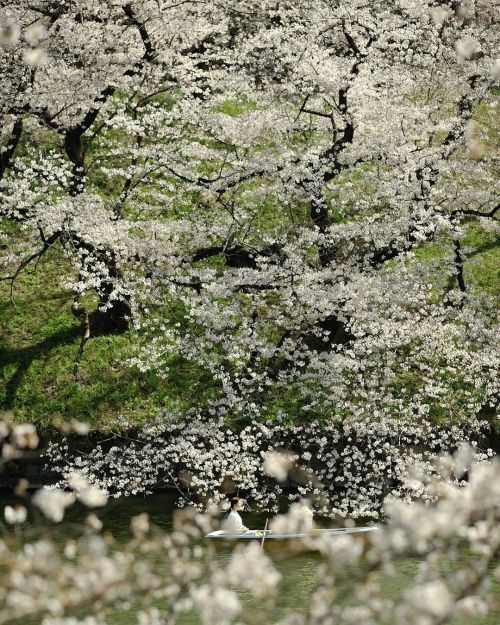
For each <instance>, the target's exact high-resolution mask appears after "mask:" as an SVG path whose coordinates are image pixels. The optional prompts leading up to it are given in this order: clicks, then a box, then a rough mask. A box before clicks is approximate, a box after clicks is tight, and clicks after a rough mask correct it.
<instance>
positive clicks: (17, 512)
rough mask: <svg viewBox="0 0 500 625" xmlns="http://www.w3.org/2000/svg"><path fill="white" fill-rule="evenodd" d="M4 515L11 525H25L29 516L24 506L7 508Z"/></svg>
mask: <svg viewBox="0 0 500 625" xmlns="http://www.w3.org/2000/svg"><path fill="white" fill-rule="evenodd" d="M3 514H4V517H5V520H6V521H7V523H10V524H11V525H15V524H17V523H24V522H25V521H26V518H27V516H28V513H27V511H26V508H25V507H24V506H5V508H4V511H3Z"/></svg>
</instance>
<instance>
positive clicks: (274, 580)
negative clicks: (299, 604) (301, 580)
mask: <svg viewBox="0 0 500 625" xmlns="http://www.w3.org/2000/svg"><path fill="white" fill-rule="evenodd" d="M227 575H228V581H229V583H230V584H236V585H238V586H242V587H243V588H246V589H248V590H250V592H251V593H252V594H253V595H254V596H255V597H257V598H263V597H266V596H269V595H272V594H273V593H274V592H275V590H276V586H277V585H278V584H279V582H280V580H281V574H280V573H278V571H276V569H275V568H274V567H273V565H272V562H271V560H270V559H269V558H268V557H267V556H266V554H265V553H264V552H263V551H262V550H261V548H260V545H259V544H256V543H254V544H250V545H248V546H245V547H241V548H239V549H236V550H235V551H234V553H233V556H232V558H231V561H230V563H229V566H228V568H227Z"/></svg>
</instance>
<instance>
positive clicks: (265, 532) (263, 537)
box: [260, 519, 269, 551]
mask: <svg viewBox="0 0 500 625" xmlns="http://www.w3.org/2000/svg"><path fill="white" fill-rule="evenodd" d="M268 521H269V519H266V524H265V525H264V534H263V536H262V541H261V543H260V550H261V551H262V549H264V541H265V540H266V535H267V523H268Z"/></svg>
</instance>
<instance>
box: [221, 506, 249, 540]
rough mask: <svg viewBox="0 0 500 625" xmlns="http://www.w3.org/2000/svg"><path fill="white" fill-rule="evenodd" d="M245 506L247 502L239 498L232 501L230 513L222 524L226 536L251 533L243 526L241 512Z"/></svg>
mask: <svg viewBox="0 0 500 625" xmlns="http://www.w3.org/2000/svg"><path fill="white" fill-rule="evenodd" d="M244 506H245V500H244V499H240V498H239V497H233V498H232V499H231V507H230V508H229V513H228V515H227V516H226V518H225V519H224V521H223V523H222V529H223V530H224V531H225V532H226V534H244V533H245V532H249V531H250V530H249V529H248V527H245V526H244V525H243V520H242V518H241V516H240V511H241V510H243V508H244Z"/></svg>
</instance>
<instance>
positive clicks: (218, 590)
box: [192, 585, 241, 625]
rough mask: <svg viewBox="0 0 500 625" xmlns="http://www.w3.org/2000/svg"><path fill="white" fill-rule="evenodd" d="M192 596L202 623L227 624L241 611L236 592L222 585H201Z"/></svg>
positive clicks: (211, 624)
mask: <svg viewBox="0 0 500 625" xmlns="http://www.w3.org/2000/svg"><path fill="white" fill-rule="evenodd" d="M192 597H193V601H194V605H195V608H196V609H197V611H198V614H199V615H200V617H201V622H202V623H203V625H228V624H229V623H231V621H232V620H233V619H234V618H235V617H236V616H237V615H238V614H239V613H240V611H241V605H240V602H239V599H238V597H237V596H236V593H235V592H233V591H232V590H230V589H229V588H224V587H223V586H211V585H205V586H201V587H200V588H196V589H195V590H194V592H193V594H192Z"/></svg>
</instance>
